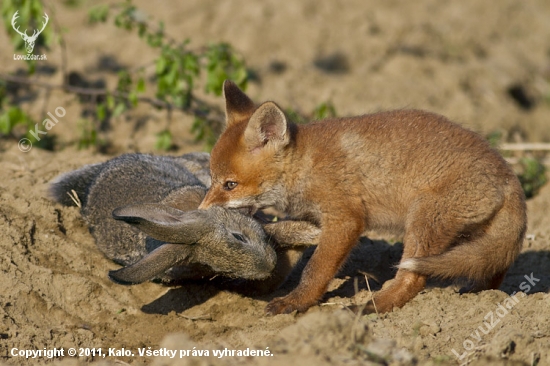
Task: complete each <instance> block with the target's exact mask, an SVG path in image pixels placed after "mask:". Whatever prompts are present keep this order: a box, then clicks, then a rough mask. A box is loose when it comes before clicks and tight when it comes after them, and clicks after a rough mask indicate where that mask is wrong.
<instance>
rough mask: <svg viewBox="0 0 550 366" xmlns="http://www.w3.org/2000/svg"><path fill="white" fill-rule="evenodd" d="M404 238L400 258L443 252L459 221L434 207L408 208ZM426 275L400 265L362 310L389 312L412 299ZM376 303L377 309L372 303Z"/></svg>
mask: <svg viewBox="0 0 550 366" xmlns="http://www.w3.org/2000/svg"><path fill="white" fill-rule="evenodd" d="M409 218H410V219H409V220H408V222H407V225H406V229H405V230H406V231H405V237H404V240H403V256H402V258H401V262H403V261H405V260H407V259H409V258H423V257H429V256H434V255H437V254H441V253H443V252H444V251H445V250H447V248H449V246H450V245H451V243H452V242H453V240H455V238H456V236H457V234H458V232H459V231H460V227H462V225H461V224H460V223H458V222H457V221H456V220H452V218H450V217H444V216H443V214H442V213H441V211H440V210H434V208H433V207H426V205H424V206H423V207H420V206H419V207H418V209H417V210H416V211H415V212H411V214H410V215H409ZM426 278H427V276H425V275H423V274H421V273H417V272H414V271H410V270H406V269H401V268H400V269H399V270H398V271H397V274H396V276H395V279H393V280H392V282H391V283H390V285H389V286H388V287H386V288H382V290H380V291H378V292H377V293H376V294H375V296H374V299H373V300H372V301H370V302H369V303H367V305H366V308H365V312H368V313H370V312H374V311H379V312H388V311H391V310H392V309H393V308H400V307H402V306H403V305H405V304H406V303H407V302H408V301H410V300H411V299H413V298H414V297H415V296H416V295H417V294H418V293H419V292H420V291H422V290H423V289H424V287H425V286H426ZM373 302H374V303H375V304H376V309H375V306H374V304H373Z"/></svg>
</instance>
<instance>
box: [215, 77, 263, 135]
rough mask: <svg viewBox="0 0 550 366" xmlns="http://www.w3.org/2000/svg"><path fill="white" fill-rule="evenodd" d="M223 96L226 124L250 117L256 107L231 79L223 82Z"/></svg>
mask: <svg viewBox="0 0 550 366" xmlns="http://www.w3.org/2000/svg"><path fill="white" fill-rule="evenodd" d="M223 96H224V98H225V118H226V120H227V125H228V126H229V125H230V124H232V123H233V122H237V121H241V120H243V119H246V118H248V117H250V115H251V114H252V113H253V112H254V109H255V108H256V106H255V105H254V102H253V101H252V100H250V98H249V97H248V96H247V95H246V94H245V93H243V92H242V90H241V89H239V87H238V86H237V85H236V84H235V83H234V82H232V81H231V80H226V81H224V82H223Z"/></svg>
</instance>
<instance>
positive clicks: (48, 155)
mask: <svg viewBox="0 0 550 366" xmlns="http://www.w3.org/2000/svg"><path fill="white" fill-rule="evenodd" d="M135 3H136V4H137V5H138V7H139V8H140V9H142V10H143V12H144V13H145V14H147V15H149V16H151V17H152V18H154V19H157V20H163V21H164V22H165V24H166V29H167V32H168V33H169V34H170V35H171V36H172V37H174V38H177V39H185V38H190V39H191V40H192V42H191V46H193V47H199V46H200V45H203V44H206V43H208V42H218V41H227V42H229V43H231V44H232V45H234V47H235V48H236V49H237V50H238V51H239V52H240V53H241V54H242V55H243V57H244V58H245V59H246V61H247V64H248V66H249V67H250V69H251V70H253V71H254V73H253V74H254V75H255V78H254V79H253V80H252V81H251V83H250V85H249V88H248V93H249V95H250V96H251V97H252V98H253V99H254V100H256V101H258V102H259V101H263V100H268V99H269V100H275V101H277V102H278V103H279V104H280V105H282V106H284V107H290V108H293V109H295V110H299V111H301V112H303V113H308V112H310V111H312V110H313V109H314V107H315V106H316V105H318V104H319V103H321V102H323V101H326V100H330V101H332V103H333V104H334V105H335V107H336V109H337V112H338V114H339V115H354V114H361V113H366V112H374V111H379V110H386V109H394V108H422V109H428V110H432V111H435V112H438V113H442V114H444V115H446V116H448V117H449V118H451V119H453V120H455V121H457V122H459V123H461V124H463V125H465V126H467V127H468V128H471V129H473V130H476V131H478V132H480V133H482V134H487V133H490V132H493V131H497V130H498V131H502V132H503V133H504V136H505V139H506V140H507V141H511V142H517V141H534V142H548V141H550V43H549V42H548V40H549V39H550V21H549V19H550V2H548V1H547V0H501V1H498V2H486V1H478V0H464V1H455V2H451V1H439V0H421V1H410V2H406V1H395V0H391V1H384V2H380V1H372V0H368V1H360V0H350V1H332V2H328V1H327V2H319V1H315V0H295V1H288V2H280V1H276V0H266V1H261V2H260V1H245V0H234V1H214V0H188V1H181V2H177V3H176V2H162V3H158V2H147V1H136V2H135ZM90 4H91V2H85V3H84V5H82V6H81V7H80V8H77V9H68V8H66V7H64V6H61V5H59V6H57V7H56V17H57V21H58V23H59V24H60V25H61V26H62V27H64V28H66V29H67V30H68V32H67V33H66V35H65V38H66V43H67V50H68V60H69V66H68V67H69V70H71V71H74V72H78V73H80V74H81V75H85V77H86V78H87V79H88V80H90V81H92V82H94V81H104V82H105V83H106V84H107V85H108V86H109V87H114V85H113V82H114V80H115V78H114V77H113V75H114V71H113V70H114V69H116V67H114V66H122V67H128V68H133V67H138V66H141V65H144V64H147V63H149V62H151V61H152V60H153V59H154V57H155V56H154V54H152V53H151V51H150V49H149V48H148V47H147V46H146V45H144V44H143V43H142V41H141V40H139V39H138V38H137V37H136V36H135V35H134V34H129V33H127V32H125V31H122V30H118V29H116V28H115V27H114V26H112V25H110V24H107V25H96V26H92V25H88V24H87V23H86V13H87V7H88V6H89V5H90ZM0 45H1V46H2V49H3V50H11V45H10V44H9V43H8V40H7V38H6V36H5V34H4V32H2V33H1V34H0ZM47 53H48V61H47V63H44V65H50V66H54V67H55V66H59V62H60V61H59V60H60V50H59V47H57V46H54V47H52V49H51V50H48V51H47ZM20 62H21V61H14V60H13V57H12V53H11V51H10V52H2V53H1V54H0V68H1V70H0V71H1V72H2V73H6V72H15V71H16V70H17V69H18V68H21V64H20ZM44 69H46V68H44ZM38 77H39V78H41V79H42V80H44V81H47V82H53V83H54V82H60V81H61V76H60V74H59V72H58V70H57V71H56V69H55V68H54V72H52V73H49V74H47V73H40V72H39V74H38ZM36 93H37V94H36V95H35V99H34V100H30V101H27V102H23V103H24V107H25V108H26V109H27V110H29V111H30V113H31V114H32V115H33V116H34V117H35V118H36V119H37V120H41V119H43V118H45V116H43V115H41V113H42V112H43V111H44V110H45V111H50V112H51V111H54V110H55V108H57V107H60V106H61V107H63V108H64V109H66V111H67V114H66V115H65V116H64V117H63V118H62V119H61V120H60V122H59V123H58V124H57V125H56V126H55V127H54V128H53V129H52V130H51V131H50V132H49V133H51V134H54V135H55V136H56V138H57V142H58V146H59V149H57V150H56V151H53V152H52V151H45V150H41V149H38V148H33V149H32V150H31V151H30V152H28V153H23V152H21V151H19V149H18V147H17V140H13V139H5V138H4V139H2V140H1V141H0V172H1V175H2V177H1V178H0V233H1V235H0V363H5V364H15V365H26V364H43V363H56V364H57V363H58V364H61V365H84V364H88V363H91V364H98V365H99V364H104V365H105V364H107V365H120V364H132V365H142V364H154V365H235V364H244V365H288V364H300V365H410V364H420V365H455V364H465V363H469V364H472V365H550V320H549V319H550V294H549V289H550V185H546V186H545V187H543V189H542V190H541V191H540V193H539V194H538V195H537V196H535V197H534V198H533V199H530V200H529V201H528V217H529V228H528V232H527V234H528V237H527V239H526V240H525V243H524V247H523V250H522V253H521V255H520V257H519V258H518V260H517V262H516V263H515V264H514V265H513V267H512V268H511V269H510V271H509V272H508V275H507V276H506V279H505V281H504V283H503V285H502V287H501V289H500V290H498V291H485V292H482V293H479V294H465V295H460V294H459V293H458V291H457V290H458V288H459V287H458V286H457V285H456V284H446V283H436V282H432V283H430V285H429V286H428V288H427V289H426V290H425V291H422V293H420V294H419V295H418V296H417V297H416V298H415V299H414V300H412V301H411V302H410V303H408V304H407V305H405V306H404V307H403V308H402V309H399V310H396V311H394V312H392V313H389V314H385V315H379V316H377V315H371V316H365V317H357V316H355V315H353V314H352V313H351V312H350V311H349V310H346V306H347V305H351V304H361V303H364V302H365V301H366V300H367V299H368V298H369V297H370V294H369V290H368V289H367V287H366V283H365V275H364V273H368V274H369V275H370V277H371V278H372V279H371V280H370V281H369V283H370V286H371V290H372V291H376V290H378V289H380V288H381V285H382V284H383V283H384V281H386V280H388V279H391V277H392V276H393V274H394V273H393V272H392V269H391V268H392V267H391V266H392V264H394V263H396V262H397V261H398V260H399V257H400V254H401V248H402V245H401V244H400V242H399V240H400V239H401V238H388V237H384V236H378V235H377V234H373V235H372V236H370V239H367V238H362V239H361V242H360V243H359V245H358V246H357V247H356V249H355V250H354V251H353V253H352V255H351V256H350V258H349V260H348V262H347V264H346V265H345V266H344V268H343V269H342V270H341V271H340V273H339V274H338V275H337V277H336V278H335V279H334V280H333V282H332V284H331V286H330V289H329V291H328V292H327V294H326V295H325V296H324V298H323V299H322V304H321V305H319V306H315V307H313V308H311V309H310V310H309V311H308V312H307V313H306V314H290V315H277V316H266V315H264V307H265V305H266V304H267V302H268V301H269V300H270V299H272V298H273V297H274V296H280V295H282V294H285V293H287V292H288V291H290V290H291V289H292V287H293V286H295V285H296V283H297V281H298V278H299V277H298V276H299V273H298V272H297V273H294V274H293V276H292V277H291V278H290V279H289V281H288V282H287V284H285V285H284V286H283V287H282V288H281V289H279V290H277V291H276V292H274V293H272V294H267V295H262V296H249V295H244V294H240V293H236V292H232V291H228V290H226V289H224V288H223V286H222V285H220V283H218V282H215V281H214V282H210V281H205V282H195V283H189V284H186V285H183V286H180V287H163V286H161V285H158V284H154V283H145V284H141V285H136V286H132V287H124V286H120V285H116V284H114V283H112V282H110V281H109V280H108V278H107V271H108V270H110V269H115V268H117V267H118V266H117V265H115V264H114V263H112V262H110V261H109V260H107V259H106V258H105V257H104V256H103V255H102V254H101V253H100V252H99V251H98V250H97V248H96V247H95V243H94V241H93V238H92V236H91V235H90V234H89V232H88V230H87V227H86V226H85V224H84V222H83V221H82V219H81V217H80V214H79V211H78V209H77V208H67V207H61V206H59V205H57V204H54V203H52V202H51V201H50V200H49V199H48V198H47V197H46V188H47V185H48V182H49V181H50V180H52V179H53V178H54V177H55V176H56V175H58V174H59V173H62V172H65V171H69V170H72V169H76V168H78V167H80V166H82V165H84V164H89V163H95V162H101V161H105V160H107V159H109V158H111V157H113V156H115V155H117V154H120V153H123V152H136V151H139V152H155V151H154V142H155V133H157V132H159V131H161V130H162V129H163V128H164V127H165V126H166V114H165V113H163V112H159V111H156V110H153V109H152V108H149V107H147V106H143V107H141V108H139V109H138V110H137V111H135V112H132V113H131V114H129V115H127V116H124V117H120V118H117V119H116V120H115V121H114V122H113V124H112V125H111V127H110V129H108V130H107V131H104V132H102V133H104V136H105V137H106V138H108V139H109V140H110V141H112V146H111V148H110V150H109V154H100V153H97V152H94V151H93V150H92V149H89V150H77V149H76V147H75V141H76V139H77V138H78V129H77V128H76V123H77V121H78V120H79V118H80V116H79V104H78V103H77V102H76V101H75V99H74V97H73V96H70V95H66V94H63V93H61V92H59V91H53V92H52V94H51V95H50V97H49V99H48V102H47V105H45V106H44V104H43V103H42V102H40V101H41V100H43V97H44V94H43V93H45V91H44V90H40V89H37V91H36ZM210 99H211V100H212V101H213V102H214V103H218V105H220V106H222V105H223V101H222V99H221V98H212V97H210ZM191 123H192V118H191V117H189V116H185V115H180V114H178V113H176V114H175V115H174V116H173V118H172V122H171V125H170V128H171V130H172V132H173V134H174V136H175V141H174V142H175V144H176V145H177V149H176V151H173V152H171V153H172V154H181V153H184V152H189V151H200V150H202V149H203V147H202V146H201V145H200V144H197V143H195V142H194V141H193V138H192V136H191V135H190V134H189V127H190V126H191ZM157 153H158V152H157ZM310 254H311V251H310V252H309V253H308V255H310ZM308 255H306V256H305V259H306V260H307V257H308ZM298 269H299V268H298ZM511 295H513V296H512V297H511ZM510 301H513V303H511V302H510ZM505 305H509V308H510V309H507V308H505V307H504V306H505ZM54 348H58V349H59V348H63V349H64V352H65V357H58V358H53V359H48V358H45V357H40V358H36V359H31V360H27V359H25V358H24V357H21V356H17V357H14V356H13V355H12V353H13V352H16V353H17V352H19V350H44V349H47V350H51V349H54ZM69 348H75V349H76V350H77V353H80V349H81V348H82V349H83V350H84V351H82V352H83V353H82V355H81V356H80V357H69V356H67V352H68V349H69ZM93 348H95V349H96V352H98V351H97V349H98V348H101V350H102V353H103V354H107V356H106V357H105V358H103V357H102V356H100V355H98V354H97V353H96V355H95V356H94V355H93V354H92V353H91V352H93V351H92V349H93ZM109 348H111V349H112V350H114V351H115V353H113V354H109V353H108V352H109ZM14 349H17V350H18V351H13V350H14ZM85 349H88V352H89V353H88V354H86V352H87V351H85ZM162 349H168V350H177V351H178V354H177V356H176V357H175V358H170V357H168V356H158V357H153V356H147V355H140V352H145V351H151V352H152V351H154V350H162ZM247 349H248V351H247ZM251 349H252V350H259V351H262V354H263V356H253V355H251V354H250V350H251ZM221 351H223V352H224V353H222V354H219V353H218V352H221ZM232 351H234V352H235V353H234V355H232V354H231V353H232ZM267 351H269V354H270V355H269V356H266V355H265V354H266V353H267ZM179 352H181V356H182V358H180V353H179ZM199 352H200V353H199ZM214 352H216V355H214ZM238 352H240V353H238ZM243 352H244V355H243ZM206 354H208V356H206ZM220 356H223V357H220Z"/></svg>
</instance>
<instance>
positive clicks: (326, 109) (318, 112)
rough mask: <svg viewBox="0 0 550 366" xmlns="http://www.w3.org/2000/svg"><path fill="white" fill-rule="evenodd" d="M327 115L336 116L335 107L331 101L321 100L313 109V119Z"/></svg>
mask: <svg viewBox="0 0 550 366" xmlns="http://www.w3.org/2000/svg"><path fill="white" fill-rule="evenodd" d="M329 117H336V108H334V105H333V104H332V102H323V103H321V104H319V105H318V106H317V107H316V108H315V109H314V110H313V119H315V120H320V119H325V118H329Z"/></svg>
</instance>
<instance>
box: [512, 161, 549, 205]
mask: <svg viewBox="0 0 550 366" xmlns="http://www.w3.org/2000/svg"><path fill="white" fill-rule="evenodd" d="M519 166H520V172H519V173H518V178H519V181H520V183H521V187H522V188H523V192H525V197H527V198H531V197H533V196H534V195H536V194H537V193H538V191H539V189H540V188H541V187H542V186H543V185H544V184H545V183H546V181H547V179H546V168H545V167H544V165H543V164H542V163H541V162H540V161H538V160H537V159H535V158H530V157H524V158H521V159H520V161H519Z"/></svg>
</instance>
